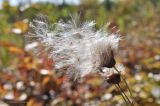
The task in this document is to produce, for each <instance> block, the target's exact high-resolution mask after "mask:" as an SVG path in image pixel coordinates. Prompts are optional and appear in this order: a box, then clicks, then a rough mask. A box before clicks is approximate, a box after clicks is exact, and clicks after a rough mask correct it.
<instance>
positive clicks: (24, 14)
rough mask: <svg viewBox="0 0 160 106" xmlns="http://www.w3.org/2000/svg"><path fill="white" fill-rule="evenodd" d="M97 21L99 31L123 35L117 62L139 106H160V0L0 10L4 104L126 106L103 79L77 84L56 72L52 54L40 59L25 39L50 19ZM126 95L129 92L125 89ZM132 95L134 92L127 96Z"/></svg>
mask: <svg viewBox="0 0 160 106" xmlns="http://www.w3.org/2000/svg"><path fill="white" fill-rule="evenodd" d="M77 12H78V13H80V16H81V17H80V19H81V20H82V21H85V20H95V21H96V23H97V24H96V27H97V28H99V27H101V26H103V25H104V24H107V23H108V22H110V25H109V27H108V28H107V29H106V30H108V31H109V32H114V31H115V30H117V29H120V33H121V35H122V38H123V41H122V42H121V47H120V55H119V56H118V57H117V58H116V60H118V61H119V63H123V64H124V65H125V67H126V73H125V75H124V77H125V78H126V79H127V81H128V82H129V85H130V86H131V90H132V93H133V97H134V101H135V106H142V105H144V106H151V105H152V106H159V105H160V72H159V70H160V21H159V19H160V1H159V0H115V1H114V0H104V2H102V3H99V2H98V1H97V0H82V3H81V4H80V5H78V6H76V5H68V4H66V3H63V4H62V5H54V4H51V3H47V2H46V3H32V4H30V3H28V4H26V5H25V4H23V3H22V4H19V5H18V6H16V7H12V6H10V5H9V2H8V1H7V0H5V1H4V2H3V8H2V9H1V10H0V103H1V102H3V103H5V104H9V105H11V106H17V105H20V106H23V105H24V106H25V105H27V106H47V105H49V106H50V105H51V106H65V105H67V106H79V105H86V106H88V105H89V106H90V105H93V104H94V105H96V106H106V105H107V106H115V105H116V104H119V105H125V102H124V100H123V98H122V97H121V95H120V92H119V91H118V90H117V89H116V88H115V86H112V85H110V84H106V82H104V81H103V79H101V78H100V76H98V75H89V76H87V77H85V78H84V79H83V80H82V81H80V82H79V83H77V84H74V82H72V81H67V77H66V76H58V75H57V74H56V72H55V71H54V70H53V67H54V61H52V60H50V59H48V57H47V54H46V53H43V54H40V56H35V54H34V53H32V51H29V50H28V49H26V45H25V44H26V40H25V39H26V38H25V37H24V35H27V33H28V32H29V31H30V28H29V22H30V21H31V20H32V19H33V18H35V17H36V15H38V14H45V15H46V16H47V17H48V20H49V23H50V24H52V23H53V22H57V21H58V20H59V19H60V18H61V19H64V20H67V19H68V18H69V14H75V13H77ZM123 90H124V91H125V90H126V88H125V87H124V88H123ZM126 93H127V94H128V92H126Z"/></svg>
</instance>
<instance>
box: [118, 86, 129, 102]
mask: <svg viewBox="0 0 160 106" xmlns="http://www.w3.org/2000/svg"><path fill="white" fill-rule="evenodd" d="M115 87H116V88H117V89H118V90H119V91H120V92H121V89H120V88H119V87H118V85H117V84H115ZM121 95H122V97H123V100H124V101H125V102H126V104H128V102H127V100H126V98H125V97H124V95H123V93H122V92H121Z"/></svg>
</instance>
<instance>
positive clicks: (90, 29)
mask: <svg viewBox="0 0 160 106" xmlns="http://www.w3.org/2000/svg"><path fill="white" fill-rule="evenodd" d="M46 20H47V19H46V16H42V15H41V16H38V18H36V19H34V20H33V21H32V22H31V24H30V27H31V29H32V31H31V32H30V33H29V35H28V37H30V38H32V41H34V42H38V43H39V44H41V45H43V46H44V50H43V52H48V55H49V57H50V58H52V59H53V61H54V62H55V70H59V71H60V69H63V67H67V69H66V70H65V73H66V74H67V75H68V76H69V77H71V78H72V77H74V78H73V79H78V78H82V77H84V76H86V75H88V74H90V73H95V72H99V69H100V68H103V67H106V66H107V65H108V64H109V63H110V61H111V60H112V59H114V55H115V54H116V52H117V49H118V46H119V41H120V36H119V35H118V34H109V33H107V32H106V31H105V30H104V28H101V29H99V30H96V28H95V24H96V23H95V21H85V22H81V21H80V20H79V16H78V15H77V16H75V17H73V16H71V19H70V20H68V21H63V20H60V21H58V22H57V23H54V24H53V25H50V24H49V23H48V21H46ZM51 26H54V27H53V28H52V29H51V28H50V27H51ZM35 38H36V39H35ZM36 50H37V51H38V49H36ZM38 52H39V53H41V51H38Z"/></svg>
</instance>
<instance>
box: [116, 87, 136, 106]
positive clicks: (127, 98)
mask: <svg viewBox="0 0 160 106" xmlns="http://www.w3.org/2000/svg"><path fill="white" fill-rule="evenodd" d="M117 85H118V87H119V88H120V90H121V91H122V92H123V90H122V88H121V86H120V84H117ZM123 94H124V95H125V97H126V98H127V100H128V102H129V103H130V104H131V105H132V106H133V104H132V102H131V101H130V99H129V98H128V96H127V95H126V94H125V93H124V92H123Z"/></svg>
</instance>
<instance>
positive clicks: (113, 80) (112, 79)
mask: <svg viewBox="0 0 160 106" xmlns="http://www.w3.org/2000/svg"><path fill="white" fill-rule="evenodd" d="M120 81H121V76H120V74H119V73H112V74H111V75H110V76H108V77H107V82H108V83H110V84H118V83H120Z"/></svg>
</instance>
